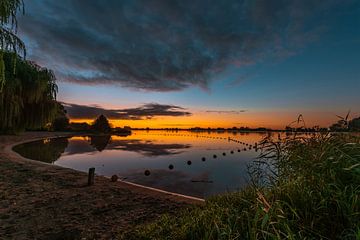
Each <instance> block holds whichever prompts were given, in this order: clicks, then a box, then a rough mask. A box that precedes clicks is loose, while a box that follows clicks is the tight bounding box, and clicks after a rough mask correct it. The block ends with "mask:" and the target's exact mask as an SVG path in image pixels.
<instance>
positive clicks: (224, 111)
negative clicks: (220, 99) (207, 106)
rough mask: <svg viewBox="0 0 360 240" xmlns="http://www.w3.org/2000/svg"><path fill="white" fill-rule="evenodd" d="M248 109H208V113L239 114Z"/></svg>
mask: <svg viewBox="0 0 360 240" xmlns="http://www.w3.org/2000/svg"><path fill="white" fill-rule="evenodd" d="M246 111H247V110H207V111H206V112H207V113H219V114H223V113H225V114H239V113H243V112H246Z"/></svg>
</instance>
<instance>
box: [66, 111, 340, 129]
mask: <svg viewBox="0 0 360 240" xmlns="http://www.w3.org/2000/svg"><path fill="white" fill-rule="evenodd" d="M303 116H304V119H305V123H306V127H313V126H320V127H328V126H330V125H331V124H332V123H334V122H336V121H337V118H336V115H335V113H331V112H322V113H316V112H307V113H304V114H303ZM297 117H298V114H297V113H293V112H245V113H240V114H218V113H206V112H197V113H194V114H193V115H192V116H182V117H154V118H152V119H142V120H126V119H124V120H118V119H109V122H110V123H111V124H112V126H113V127H124V126H130V127H132V128H147V127H149V128H192V127H201V128H208V127H210V128H217V127H223V128H231V127H250V128H257V127H266V128H272V129H284V128H285V126H287V125H288V124H289V123H291V122H293V121H294V120H296V119H297ZM93 121H94V119H71V122H78V123H79V122H87V123H89V124H91V123H92V122H93ZM294 127H295V126H294Z"/></svg>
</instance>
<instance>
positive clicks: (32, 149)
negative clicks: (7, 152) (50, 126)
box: [14, 138, 69, 163]
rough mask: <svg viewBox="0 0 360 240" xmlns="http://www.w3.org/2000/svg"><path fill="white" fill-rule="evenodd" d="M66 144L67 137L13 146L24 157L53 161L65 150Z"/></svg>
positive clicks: (47, 161) (67, 142)
mask: <svg viewBox="0 0 360 240" xmlns="http://www.w3.org/2000/svg"><path fill="white" fill-rule="evenodd" d="M68 144H69V141H68V139H67V138H52V139H44V140H40V141H35V142H29V143H24V144H21V145H18V146H15V147H14V151H16V152H18V153H20V154H21V155H22V156H23V157H25V158H29V159H33V160H39V161H42V162H46V163H53V162H55V161H56V160H57V159H58V158H59V157H60V156H61V154H63V153H64V152H65V149H66V147H67V146H68Z"/></svg>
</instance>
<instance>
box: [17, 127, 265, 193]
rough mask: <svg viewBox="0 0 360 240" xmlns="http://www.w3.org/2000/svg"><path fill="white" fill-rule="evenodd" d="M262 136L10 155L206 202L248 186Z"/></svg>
mask: <svg viewBox="0 0 360 240" xmlns="http://www.w3.org/2000/svg"><path fill="white" fill-rule="evenodd" d="M265 135H266V134H265V133H236V134H234V133H207V132H204V133H191V132H185V131H180V132H177V133H176V132H165V131H149V132H146V131H133V133H132V134H131V135H130V136H126V137H120V136H74V137H69V138H57V139H44V140H41V141H36V142H31V143H26V144H22V145H19V146H16V147H15V148H14V150H15V151H17V152H19V153H20V154H21V155H22V156H24V157H27V158H30V159H34V160H40V161H45V162H49V163H53V164H56V165H59V166H64V167H69V168H73V169H76V170H80V171H84V172H87V171H88V169H89V168H90V167H95V169H96V173H97V174H98V175H104V176H112V175H114V174H117V175H118V176H119V177H120V178H121V179H124V180H126V181H130V182H134V183H138V184H142V185H146V186H150V187H155V188H159V189H163V190H167V191H171V192H177V193H181V194H186V195H191V196H196V197H207V196H210V195H214V194H217V193H223V192H227V191H235V190H238V189H241V188H242V187H244V186H245V185H246V184H247V180H248V175H247V164H248V163H250V162H251V161H252V160H253V159H254V158H255V157H257V156H258V154H259V152H258V151H256V150H255V147H254V144H255V143H256V142H258V141H260V140H261V139H262V138H263V137H264V136H265ZM229 137H230V138H231V139H230V140H229V139H228V138H229ZM234 140H236V141H240V142H241V143H239V142H236V141H234ZM246 144H248V146H247V145H246ZM250 145H253V147H252V148H251V147H250ZM245 149H246V150H245ZM238 150H240V152H238ZM231 151H233V153H231ZM223 153H225V156H224V155H223ZM213 155H216V156H217V157H216V158H214V157H213ZM203 158H205V159H203ZM170 165H172V166H173V168H172V169H170V168H171V167H170V168H169V166H170ZM146 170H149V171H150V175H149V176H146V175H145V174H144V172H145V171H146Z"/></svg>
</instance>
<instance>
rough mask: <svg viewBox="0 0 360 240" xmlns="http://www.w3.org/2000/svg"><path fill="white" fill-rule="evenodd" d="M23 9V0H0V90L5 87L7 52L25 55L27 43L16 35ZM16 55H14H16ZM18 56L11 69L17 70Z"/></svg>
mask: <svg viewBox="0 0 360 240" xmlns="http://www.w3.org/2000/svg"><path fill="white" fill-rule="evenodd" d="M19 10H22V11H23V12H24V3H23V0H1V1H0V92H1V91H2V90H3V88H4V84H5V80H6V74H5V68H6V64H5V62H4V61H5V59H4V53H5V52H12V53H14V54H15V55H18V54H20V55H19V56H21V57H23V58H24V57H25V55H26V51H25V44H24V43H23V41H22V40H21V39H20V38H18V37H17V36H16V31H17V20H16V13H17V12H18V11H19ZM15 55H14V56H15ZM15 60H16V57H14V61H13V66H12V67H11V69H13V71H15V68H16V61H15Z"/></svg>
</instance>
